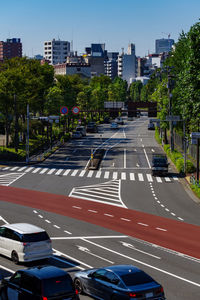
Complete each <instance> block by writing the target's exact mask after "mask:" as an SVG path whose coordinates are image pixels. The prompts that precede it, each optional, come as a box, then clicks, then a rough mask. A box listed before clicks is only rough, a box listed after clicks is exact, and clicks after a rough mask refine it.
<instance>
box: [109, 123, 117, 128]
mask: <svg viewBox="0 0 200 300" xmlns="http://www.w3.org/2000/svg"><path fill="white" fill-rule="evenodd" d="M110 129H118V124H117V123H116V122H112V123H111V124H110Z"/></svg>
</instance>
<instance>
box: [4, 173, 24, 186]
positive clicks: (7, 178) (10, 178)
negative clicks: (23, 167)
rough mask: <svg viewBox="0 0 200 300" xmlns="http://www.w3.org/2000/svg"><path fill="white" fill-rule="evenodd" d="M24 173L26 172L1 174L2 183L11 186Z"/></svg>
mask: <svg viewBox="0 0 200 300" xmlns="http://www.w3.org/2000/svg"><path fill="white" fill-rule="evenodd" d="M24 175H25V173H10V174H5V175H0V185H3V186H9V185H11V184H12V183H14V182H15V181H16V180H18V179H19V178H21V177H22V176H24Z"/></svg>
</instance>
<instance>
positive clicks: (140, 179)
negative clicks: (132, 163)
mask: <svg viewBox="0 0 200 300" xmlns="http://www.w3.org/2000/svg"><path fill="white" fill-rule="evenodd" d="M138 179H139V181H144V177H143V174H142V173H138Z"/></svg>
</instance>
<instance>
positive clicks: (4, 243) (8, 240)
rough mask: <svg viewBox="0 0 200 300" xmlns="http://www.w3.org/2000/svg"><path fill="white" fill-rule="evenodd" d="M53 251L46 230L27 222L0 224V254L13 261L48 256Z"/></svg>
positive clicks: (32, 259)
mask: <svg viewBox="0 0 200 300" xmlns="http://www.w3.org/2000/svg"><path fill="white" fill-rule="evenodd" d="M52 253H53V250H52V246H51V240H50V238H49V236H48V234H47V233H46V231H45V230H44V229H42V228H40V227H38V226H35V225H32V224H27V223H16V224H5V225H2V226H0V254H2V255H5V256H7V257H9V258H11V259H12V261H13V262H14V263H16V264H17V263H18V262H28V261H34V260H40V259H46V258H49V257H50V256H51V255H52Z"/></svg>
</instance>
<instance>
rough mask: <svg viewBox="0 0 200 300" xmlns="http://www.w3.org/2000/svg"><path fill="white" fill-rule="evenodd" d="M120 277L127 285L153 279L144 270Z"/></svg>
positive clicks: (147, 281)
mask: <svg viewBox="0 0 200 300" xmlns="http://www.w3.org/2000/svg"><path fill="white" fill-rule="evenodd" d="M121 279H122V280H123V281H124V283H125V284H126V285H127V286H131V285H137V284H145V283H149V282H152V281H153V279H152V278H151V277H150V276H149V275H148V274H146V273H144V272H136V273H129V274H125V275H121Z"/></svg>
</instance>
